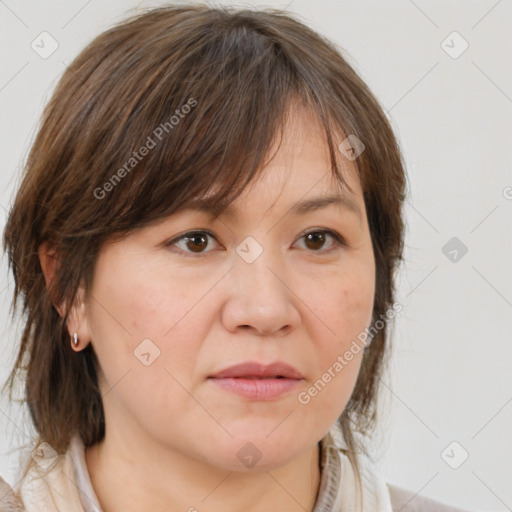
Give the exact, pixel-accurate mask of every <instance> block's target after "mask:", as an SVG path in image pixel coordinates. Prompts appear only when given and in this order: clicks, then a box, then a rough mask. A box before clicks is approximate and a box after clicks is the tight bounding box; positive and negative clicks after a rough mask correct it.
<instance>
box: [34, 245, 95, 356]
mask: <svg viewBox="0 0 512 512" xmlns="http://www.w3.org/2000/svg"><path fill="white" fill-rule="evenodd" d="M38 254H39V261H40V263H41V269H42V270H43V275H44V280H45V282H46V288H47V289H50V286H51V283H52V282H53V279H54V278H55V272H56V270H57V268H58V266H59V258H58V254H57V251H56V250H55V249H54V248H53V247H51V246H50V245H49V244H48V242H43V243H42V244H41V245H40V246H39V249H38ZM77 300H78V305H74V306H73V309H72V311H71V312H70V315H69V317H68V321H67V327H68V330H69V333H70V336H71V334H72V333H75V332H76V333H78V337H79V339H81V340H83V341H86V340H88V339H89V338H90V336H89V332H88V328H87V321H86V318H85V302H84V290H83V289H82V287H80V288H79V289H78V292H77ZM52 302H53V300H52ZM53 305H54V307H55V309H56V310H57V311H58V313H59V315H60V316H61V317H62V316H64V311H65V306H66V304H55V303H54V302H53ZM80 345H81V347H82V348H83V347H85V345H86V343H85V344H84V343H81V344H80Z"/></svg>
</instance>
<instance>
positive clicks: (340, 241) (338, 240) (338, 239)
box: [163, 227, 347, 258]
mask: <svg viewBox="0 0 512 512" xmlns="http://www.w3.org/2000/svg"><path fill="white" fill-rule="evenodd" d="M310 233H323V234H325V235H328V236H330V237H332V238H333V240H334V245H333V247H331V248H330V249H320V250H318V251H312V250H309V251H308V250H306V252H310V253H312V254H319V255H322V254H328V253H330V252H332V251H333V250H336V249H338V248H340V247H343V246H344V247H347V243H346V242H345V239H344V237H343V236H341V235H340V234H339V233H338V232H337V231H335V230H333V229H328V228H320V227H317V228H308V229H307V230H306V231H303V232H302V233H301V234H300V235H299V236H298V237H297V241H299V240H301V239H303V238H304V237H305V236H307V235H309V234H310ZM198 234H204V235H207V236H209V237H211V238H213V239H214V240H215V241H216V242H217V243H219V242H218V240H217V237H216V236H215V235H214V234H213V233H212V232H211V231H210V230H208V229H191V230H188V231H185V232H184V233H181V234H179V235H177V236H175V237H173V238H172V239H171V240H169V241H166V242H164V244H163V245H164V246H165V247H172V246H174V245H175V244H176V243H178V242H180V241H181V240H183V239H185V238H191V237H192V236H194V235H198ZM295 243H296V242H294V244H295ZM209 252H211V251H204V252H202V253H201V252H199V253H194V252H189V251H184V250H180V253H181V254H183V255H185V256H187V257H189V256H190V257H196V258H197V257H203V256H205V255H206V254H208V253H209Z"/></svg>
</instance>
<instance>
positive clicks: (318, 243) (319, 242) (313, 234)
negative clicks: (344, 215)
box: [299, 229, 345, 252]
mask: <svg viewBox="0 0 512 512" xmlns="http://www.w3.org/2000/svg"><path fill="white" fill-rule="evenodd" d="M328 238H331V239H332V240H334V243H333V244H332V246H331V248H330V249H323V250H322V247H323V246H324V244H325V241H326V239H328ZM302 239H304V243H305V244H306V247H307V248H308V249H312V250H313V252H331V251H333V250H334V249H336V248H338V247H339V246H342V245H345V241H344V239H343V238H342V236H341V235H340V234H338V233H336V231H331V230H330V229H315V230H313V231H308V232H307V233H305V234H304V235H302V236H301V237H300V238H299V240H302Z"/></svg>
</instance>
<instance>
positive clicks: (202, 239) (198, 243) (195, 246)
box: [183, 233, 208, 252]
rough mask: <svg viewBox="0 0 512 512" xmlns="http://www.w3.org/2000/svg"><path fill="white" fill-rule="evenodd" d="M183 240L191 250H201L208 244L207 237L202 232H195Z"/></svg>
mask: <svg viewBox="0 0 512 512" xmlns="http://www.w3.org/2000/svg"><path fill="white" fill-rule="evenodd" d="M183 240H184V241H185V245H186V246H187V248H188V249H190V250H191V251H192V252H202V251H203V250H204V249H206V247H207V245H208V239H207V237H206V236H205V235H204V234H203V233H197V234H194V235H193V236H191V237H188V236H187V237H185V238H184V239H183Z"/></svg>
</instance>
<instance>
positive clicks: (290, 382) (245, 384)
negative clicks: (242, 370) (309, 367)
mask: <svg viewBox="0 0 512 512" xmlns="http://www.w3.org/2000/svg"><path fill="white" fill-rule="evenodd" d="M210 380H211V381H212V382H214V383H215V384H216V385H217V386H219V387H221V388H222V389H225V390H226V391H231V392H232V393H236V394H237V395H241V396H243V397H245V398H249V399H251V400H271V399H273V398H277V397H279V396H281V395H284V394H285V393H288V392H290V391H292V390H293V389H295V388H296V387H297V386H298V385H299V384H300V382H302V379H245V378H242V377H237V378H225V379H217V378H214V377H212V378H210Z"/></svg>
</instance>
